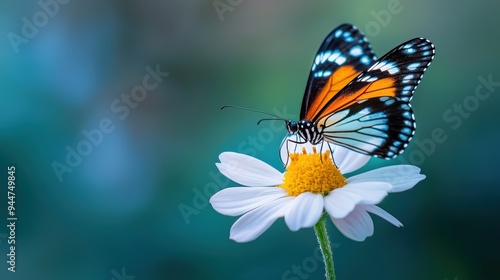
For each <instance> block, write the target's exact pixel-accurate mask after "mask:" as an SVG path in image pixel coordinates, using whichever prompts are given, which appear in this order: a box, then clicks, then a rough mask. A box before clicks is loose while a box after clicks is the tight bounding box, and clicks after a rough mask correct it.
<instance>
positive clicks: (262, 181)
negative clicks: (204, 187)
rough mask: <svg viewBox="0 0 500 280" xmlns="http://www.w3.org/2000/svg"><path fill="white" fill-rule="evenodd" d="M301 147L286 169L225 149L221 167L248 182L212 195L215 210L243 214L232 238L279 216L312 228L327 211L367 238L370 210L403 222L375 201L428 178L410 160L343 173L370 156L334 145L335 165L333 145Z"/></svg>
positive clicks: (245, 236) (294, 226)
mask: <svg viewBox="0 0 500 280" xmlns="http://www.w3.org/2000/svg"><path fill="white" fill-rule="evenodd" d="M325 146H326V145H325ZM300 149H301V152H299V153H291V154H290V158H289V160H287V162H288V165H287V167H286V171H285V172H284V173H281V172H279V171H278V170H276V169H275V168H273V167H272V166H270V165H268V164H267V163H265V162H263V161H261V160H258V159H256V158H253V157H251V156H248V155H244V154H239V153H233V152H224V153H222V154H221V155H220V156H219V159H220V163H216V165H217V167H218V168H219V170H220V172H221V173H222V174H223V175H224V176H226V177H228V178H229V179H231V180H233V181H234V182H236V183H238V184H241V185H243V186H244V187H233V188H226V189H223V190H221V191H219V192H217V193H216V194H215V195H213V196H212V198H211V199H210V203H211V204H212V207H213V208H214V209H215V210H216V211H217V212H219V213H221V214H223V215H228V216H240V215H242V216H241V217H240V218H239V219H238V220H237V221H236V222H235V223H234V224H233V226H232V227H231V230H230V239H232V240H234V241H236V242H249V241H252V240H254V239H256V238H257V237H259V236H260V235H261V234H262V233H264V231H266V230H267V229H268V228H269V227H270V226H271V225H272V224H273V223H274V221H276V220H277V219H278V218H281V217H284V218H285V223H286V225H287V226H288V228H289V229H290V230H292V231H297V230H299V229H301V228H308V227H313V226H314V225H315V224H316V223H317V222H318V221H319V219H320V218H321V216H322V214H323V213H324V211H326V212H327V213H328V215H329V216H330V218H331V220H332V221H333V223H334V224H335V226H336V227H337V228H338V229H339V231H340V232H341V233H342V234H344V235H345V236H346V237H348V238H350V239H353V240H356V241H363V240H365V239H366V238H367V237H368V236H371V235H373V221H372V219H371V217H370V215H369V214H368V213H372V214H375V215H377V216H380V217H381V218H383V219H385V220H386V221H388V222H389V223H391V224H393V225H395V226H397V227H400V226H402V224H401V222H399V221H398V220H397V219H396V218H394V217H393V216H392V215H390V214H389V213H387V212H386V211H384V210H382V209H381V208H380V207H378V206H376V204H378V203H379V202H381V201H382V199H384V197H386V196H387V194H388V193H392V192H401V191H405V190H408V189H410V188H412V187H413V186H415V184H417V183H418V182H419V181H421V180H423V179H424V178H425V176H424V175H422V174H420V169H419V168H418V167H415V166H412V165H395V166H388V167H382V168H378V169H375V170H372V171H369V172H365V173H362V174H359V175H356V176H352V177H349V178H345V177H344V176H343V175H342V174H345V173H349V172H352V171H355V170H357V169H359V168H360V167H362V166H363V165H364V164H366V162H367V161H368V159H369V157H368V156H364V155H361V154H359V153H356V152H352V151H350V150H348V149H345V148H343V147H334V149H333V158H334V161H335V164H333V162H332V159H331V158H330V154H331V153H330V151H329V149H328V150H327V151H325V152H323V153H318V152H317V147H314V146H311V145H305V146H304V145H302V146H301V147H300ZM337 166H338V168H337Z"/></svg>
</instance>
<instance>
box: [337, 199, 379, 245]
mask: <svg viewBox="0 0 500 280" xmlns="http://www.w3.org/2000/svg"><path fill="white" fill-rule="evenodd" d="M332 221H333V223H334V224H335V226H336V227H337V228H338V229H339V231H340V232H341V233H342V234H344V235H345V236H346V237H347V238H350V239H352V240H355V241H364V240H365V239H366V238H367V237H368V236H372V235H373V221H372V219H371V218H370V215H369V214H368V213H367V212H366V211H365V210H364V209H362V208H360V207H356V208H355V209H354V210H353V211H352V212H351V213H349V215H347V216H346V217H345V218H343V219H335V218H332Z"/></svg>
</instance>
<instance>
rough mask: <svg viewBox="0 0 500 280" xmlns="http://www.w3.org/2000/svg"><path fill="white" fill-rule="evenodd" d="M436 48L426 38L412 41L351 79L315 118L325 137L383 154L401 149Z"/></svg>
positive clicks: (412, 124) (410, 132) (409, 134)
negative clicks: (413, 104)
mask: <svg viewBox="0 0 500 280" xmlns="http://www.w3.org/2000/svg"><path fill="white" fill-rule="evenodd" d="M434 53H435V50H434V45H433V44H432V43H431V42H429V41H428V40H426V39H422V38H416V39H413V40H410V41H408V42H406V43H403V44H401V45H400V46H398V47H396V48H394V49H393V50H392V51H390V52H389V53H387V54H386V55H384V56H383V57H381V58H380V59H379V60H378V61H377V62H376V63H375V64H373V65H372V66H370V68H368V69H367V70H365V71H363V73H361V74H360V75H358V76H357V77H356V78H355V79H354V80H353V81H351V82H349V83H348V84H347V85H346V86H345V87H344V88H343V89H342V90H340V91H339V92H337V93H336V94H335V96H334V97H333V98H332V99H331V100H330V101H329V103H327V104H326V106H325V107H323V108H322V109H321V111H320V113H319V115H318V116H316V117H315V121H316V122H317V125H318V128H319V129H322V131H323V135H324V138H325V140H326V141H330V142H333V143H335V144H338V145H340V146H343V147H346V148H349V149H352V150H354V151H357V152H360V153H363V154H368V155H375V156H378V157H382V158H393V157H395V156H397V155H398V154H400V153H402V152H403V151H404V149H405V148H406V146H407V145H408V142H409V141H410V140H411V138H412V136H413V134H414V133H415V121H414V116H413V112H412V109H411V106H410V103H409V102H410V100H411V98H412V96H413V92H414V90H415V88H416V87H417V85H418V84H419V83H420V80H421V78H422V76H423V74H424V72H425V70H426V69H427V67H428V66H429V64H430V63H431V61H432V59H433V58H434Z"/></svg>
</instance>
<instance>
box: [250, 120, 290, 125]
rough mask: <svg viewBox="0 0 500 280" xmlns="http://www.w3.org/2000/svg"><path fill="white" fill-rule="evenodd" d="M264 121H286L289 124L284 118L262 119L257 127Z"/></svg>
mask: <svg viewBox="0 0 500 280" xmlns="http://www.w3.org/2000/svg"><path fill="white" fill-rule="evenodd" d="M263 121H285V122H287V120H285V119H283V118H279V119H276V118H269V119H268V118H266V119H261V120H259V121H258V122H257V125H259V124H260V123H261V122H263Z"/></svg>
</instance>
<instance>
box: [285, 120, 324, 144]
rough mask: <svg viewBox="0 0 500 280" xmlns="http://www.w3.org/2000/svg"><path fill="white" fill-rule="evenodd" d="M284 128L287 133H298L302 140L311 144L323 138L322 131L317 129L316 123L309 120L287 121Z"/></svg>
mask: <svg viewBox="0 0 500 280" xmlns="http://www.w3.org/2000/svg"><path fill="white" fill-rule="evenodd" d="M286 129H287V131H288V133H289V134H295V133H298V134H299V136H300V137H301V138H302V139H304V141H306V142H309V143H311V144H313V145H316V144H318V143H320V142H321V141H322V140H323V131H322V130H319V128H318V126H317V124H316V123H313V122H311V121H309V120H300V121H298V122H296V121H287V122H286Z"/></svg>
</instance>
